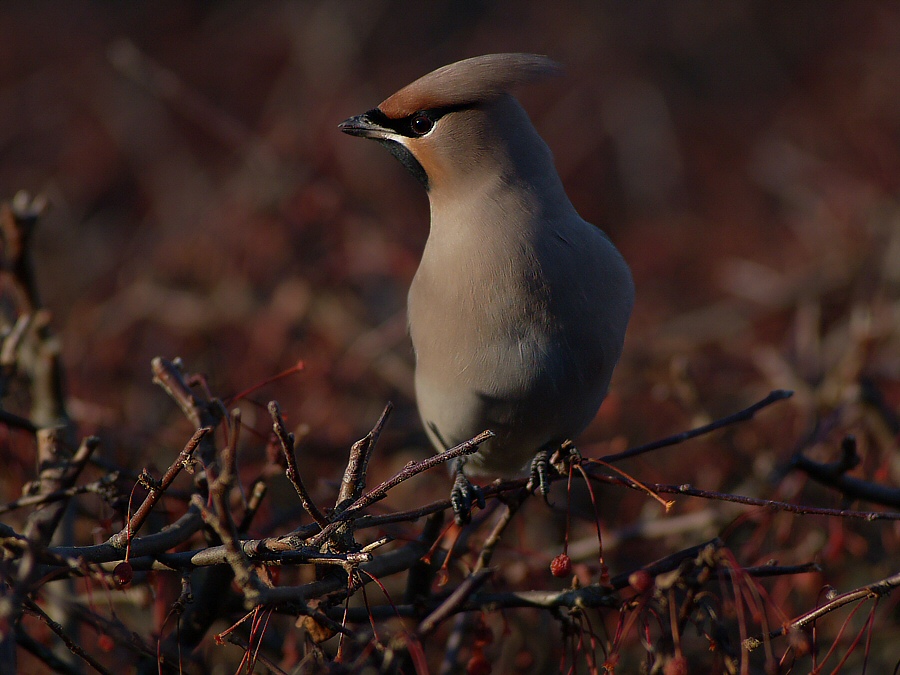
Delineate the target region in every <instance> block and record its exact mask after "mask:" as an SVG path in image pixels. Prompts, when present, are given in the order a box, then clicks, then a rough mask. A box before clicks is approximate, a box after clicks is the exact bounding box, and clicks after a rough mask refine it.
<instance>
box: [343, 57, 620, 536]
mask: <svg viewBox="0 0 900 675" xmlns="http://www.w3.org/2000/svg"><path fill="white" fill-rule="evenodd" d="M561 70H562V68H561V66H560V65H559V64H558V63H557V62H556V61H554V60H552V59H551V58H549V57H546V56H542V55H537V54H525V53H503V54H487V55H483V56H476V57H473V58H468V59H465V60H462V61H458V62H455V63H451V64H449V65H446V66H443V67H442V68H438V69H437V70H434V71H432V72H430V73H428V74H427V75H424V76H423V77H420V78H419V79H417V80H415V81H414V82H412V83H411V84H408V85H407V86H405V87H403V88H402V89H400V90H399V91H397V92H396V93H394V94H392V95H391V96H389V97H388V98H386V99H385V100H384V101H382V102H381V103H380V104H378V106H376V107H375V108H373V109H371V110H369V111H368V112H365V113H363V114H361V115H357V116H355V117H351V118H349V119H347V120H345V121H343V122H341V123H340V125H339V127H338V128H339V129H340V130H341V131H343V132H344V133H347V134H350V135H351V136H359V137H363V138H369V139H373V140H375V141H378V142H379V143H381V144H382V145H384V146H385V147H386V148H387V149H388V150H389V151H390V152H391V154H393V155H394V156H395V157H396V158H397V159H399V160H400V162H401V163H402V164H403V165H404V166H405V167H406V168H407V169H408V170H409V172H410V173H411V174H412V175H413V176H414V177H415V178H416V179H417V180H418V181H419V182H420V183H421V184H422V186H423V187H424V188H425V190H426V192H427V194H428V199H429V204H430V215H431V224H430V229H429V233H428V238H427V240H426V243H425V247H424V250H423V252H422V257H421V260H420V263H419V266H418V269H417V270H416V273H415V276H414V278H413V280H412V283H411V285H410V288H409V295H408V301H407V316H408V327H409V333H410V337H411V340H412V345H413V351H414V352H415V375H414V379H415V393H416V403H417V406H418V410H419V414H420V417H421V419H422V423H423V426H424V428H425V431H426V434H427V435H428V437H429V439H430V441H431V443H432V444H433V445H434V446H435V448H436V450H437V451H438V452H441V451H445V450H447V449H449V448H451V447H454V446H455V445H457V444H459V443H462V442H464V441H466V440H468V439H471V438H473V437H474V436H476V435H477V434H479V433H480V432H482V431H484V430H490V431H492V432H493V434H494V435H493V437H491V438H490V439H489V440H487V441H486V442H484V443H483V444H481V445H480V446H479V449H478V451H477V452H476V453H475V454H472V455H470V456H468V457H463V458H460V459H458V460H456V462H455V464H454V466H453V469H452V470H453V472H454V474H455V481H454V487H453V491H452V494H451V501H452V503H453V508H454V511H455V513H456V519H457V522H459V523H465V522H468V520H469V518H470V509H471V506H472V503H473V500H477V501H478V503H479V505H480V506H481V507H482V508H483V506H484V502H483V497H482V495H481V491H480V489H479V488H477V487H476V486H474V485H473V484H472V482H471V481H470V480H469V477H481V476H493V477H514V476H519V475H524V474H525V473H526V472H527V471H528V468H529V466H530V467H531V470H532V473H533V474H534V473H535V472H536V471H538V469H540V468H541V467H544V469H546V465H547V459H548V458H549V456H550V453H552V452H554V451H555V450H557V449H559V448H560V447H562V446H563V444H565V443H567V442H569V441H570V440H574V439H575V438H576V437H577V436H578V435H579V434H580V433H581V432H583V431H584V429H585V428H586V427H587V426H588V424H589V423H590V422H591V421H592V419H593V418H594V417H595V415H596V413H597V411H598V410H599V408H600V404H601V403H602V402H603V400H604V398H605V397H606V395H607V392H608V389H609V383H610V378H611V377H612V373H613V369H614V368H615V366H616V364H617V362H618V360H619V357H620V355H621V354H622V349H623V345H624V340H625V332H626V328H627V325H628V320H629V317H630V315H631V311H632V307H633V305H634V297H635V288H634V282H633V280H632V275H631V271H630V269H629V267H628V264H627V263H626V262H625V260H624V258H623V257H622V255H621V254H620V253H619V251H618V250H617V249H616V247H615V246H614V245H613V243H612V241H611V240H610V239H609V237H608V236H607V235H606V234H605V233H604V232H603V231H602V230H601V229H599V228H598V227H596V226H595V225H592V224H590V223H588V222H586V221H585V220H583V219H582V218H581V216H579V215H578V212H577V211H576V210H575V207H574V206H573V205H572V203H571V201H570V200H569V198H568V196H567V194H566V192H565V189H564V187H563V183H562V180H561V179H560V176H559V174H558V172H557V170H556V168H555V165H554V161H553V156H552V153H551V151H550V149H549V148H548V146H547V144H546V143H545V142H544V140H543V139H542V138H541V136H540V135H539V134H538V132H537V130H536V129H535V128H534V125H533V124H532V122H531V120H530V119H529V117H528V114H527V113H526V111H525V109H524V108H523V107H522V105H521V104H520V103H519V101H518V100H517V99H516V98H515V96H514V93H513V90H514V89H516V88H517V87H519V86H521V85H525V84H529V83H533V82H536V81H539V80H542V79H545V78H548V77H550V76H556V75H558V74H560V73H561ZM590 113H591V111H590V110H586V111H584V114H583V115H582V119H583V120H584V121H585V123H586V124H590ZM585 117H587V119H585ZM537 478H539V479H540V481H539V482H540V487H541V490H542V492H543V494H544V496H545V498H546V496H547V481H546V479H545V477H544V476H539V477H537ZM533 480H536V479H533ZM532 485H535V483H534V482H532Z"/></svg>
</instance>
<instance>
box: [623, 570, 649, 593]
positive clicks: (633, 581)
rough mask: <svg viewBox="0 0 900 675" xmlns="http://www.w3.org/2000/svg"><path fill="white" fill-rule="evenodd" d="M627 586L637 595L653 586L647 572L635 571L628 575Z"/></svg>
mask: <svg viewBox="0 0 900 675" xmlns="http://www.w3.org/2000/svg"><path fill="white" fill-rule="evenodd" d="M628 585H629V586H631V587H632V588H633V589H634V590H635V591H637V592H638V593H643V592H645V591H647V590H649V589H650V587H651V586H653V577H651V576H650V573H649V572H648V571H647V570H637V571H636V572H632V573H631V574H629V575H628Z"/></svg>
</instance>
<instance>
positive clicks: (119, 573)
mask: <svg viewBox="0 0 900 675" xmlns="http://www.w3.org/2000/svg"><path fill="white" fill-rule="evenodd" d="M113 579H115V581H116V585H117V586H127V585H128V584H130V583H131V580H132V579H134V570H133V569H132V568H131V563H130V562H120V563H119V564H118V565H116V567H115V569H113Z"/></svg>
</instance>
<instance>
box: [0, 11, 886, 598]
mask: <svg viewBox="0 0 900 675" xmlns="http://www.w3.org/2000/svg"><path fill="white" fill-rule="evenodd" d="M501 51H530V52H538V53H543V54H548V55H550V56H552V57H554V58H556V59H557V60H559V61H560V62H562V63H563V64H564V66H565V69H566V76H565V77H564V78H561V79H558V80H555V81H552V82H548V83H542V84H540V85H537V86H534V87H531V88H528V89H526V90H524V91H522V92H521V99H522V100H523V103H524V104H525V107H526V108H527V109H528V111H529V112H530V114H531V115H532V118H533V120H534V122H535V125H536V127H537V128H538V130H539V132H540V133H541V134H542V135H543V136H544V138H545V139H546V140H547V142H548V144H549V145H550V147H551V149H552V150H553V152H554V154H555V157H556V161H557V165H558V168H559V171H560V174H561V176H562V178H563V181H564V182H565V184H566V187H567V190H568V192H569V195H570V197H571V199H572V201H573V203H574V204H575V206H576V208H577V209H578V210H579V211H580V213H581V214H582V215H583V216H584V218H585V219H587V220H589V221H591V222H593V223H595V224H597V225H599V226H601V227H602V228H603V229H604V230H605V231H606V232H607V233H608V234H609V235H610V237H611V238H612V239H613V241H614V242H615V243H616V244H617V246H618V247H619V248H620V250H621V251H622V252H623V254H624V256H625V257H626V259H627V260H628V262H629V263H630V265H631V267H632V270H633V272H634V276H635V281H636V285H637V289H638V296H637V305H636V308H635V313H634V316H633V319H632V323H631V326H630V329H629V335H628V340H627V343H626V348H625V354H624V357H623V359H622V362H621V364H620V367H619V370H618V372H617V375H616V377H615V379H614V381H613V390H612V393H611V395H610V397H609V399H608V400H607V402H606V403H605V404H604V407H603V409H602V410H601V413H600V415H599V416H598V419H597V420H596V423H595V424H594V425H593V426H592V427H591V429H589V431H588V432H587V434H586V436H585V439H584V440H583V442H582V444H581V447H582V449H583V450H584V451H585V453H586V454H595V455H598V454H603V453H605V452H608V451H610V450H620V449H623V448H624V447H626V446H630V445H635V444H638V443H641V442H646V441H648V440H652V439H654V438H657V437H659V436H661V435H664V434H668V433H673V432H676V431H680V430H682V429H684V428H687V427H689V426H691V425H694V424H699V423H703V422H705V421H708V420H710V419H712V418H714V417H716V416H719V415H723V414H726V413H730V412H733V411H734V410H736V409H738V408H740V407H743V406H744V405H747V404H749V403H751V402H752V401H753V400H755V399H757V398H759V397H761V396H763V395H765V393H766V392H768V391H769V390H770V389H773V388H777V387H784V388H790V389H794V390H795V391H796V392H797V394H796V395H795V397H794V399H792V401H791V402H790V403H786V404H781V406H780V407H779V408H778V409H777V410H773V411H771V412H768V413H766V414H765V415H766V417H765V418H764V419H762V421H760V422H759V423H754V424H751V425H745V426H742V427H740V428H736V429H735V430H733V431H732V432H729V433H728V434H727V435H726V436H725V437H724V438H723V437H721V436H720V437H716V438H715V439H714V440H713V441H708V440H707V441H702V440H701V441H698V442H695V443H693V444H691V445H690V446H685V447H684V448H679V449H678V450H677V451H670V452H669V453H666V454H660V455H657V456H654V457H653V458H652V459H649V458H647V459H641V460H636V461H635V462H633V463H632V464H630V465H629V467H630V470H632V471H633V472H634V473H635V475H637V476H638V477H640V478H641V479H642V480H647V481H658V482H668V483H679V482H692V483H694V484H695V485H697V486H699V487H708V488H711V489H729V490H736V491H743V492H745V493H760V494H764V495H767V494H770V493H771V484H770V483H769V482H767V481H769V480H770V477H771V471H772V469H773V468H774V467H776V466H778V465H779V463H781V462H784V461H786V460H787V458H788V457H789V455H790V453H791V451H792V450H793V449H794V447H795V446H796V445H797V444H798V442H799V440H800V439H801V437H802V436H803V434H804V433H805V432H806V431H807V430H809V429H810V428H811V427H812V426H813V425H814V424H815V422H816V421H817V420H819V419H820V418H821V417H822V416H823V415H828V416H831V417H829V419H832V418H833V419H835V420H837V421H836V423H835V429H836V431H835V432H834V434H833V436H834V437H833V438H830V437H829V436H828V434H824V435H823V436H822V438H820V439H817V444H816V447H815V448H813V449H814V450H817V451H818V452H820V453H821V456H822V458H830V457H832V456H833V455H834V453H835V452H836V450H835V448H836V444H835V442H832V441H834V440H835V438H837V437H839V435H840V434H843V433H846V432H847V431H848V430H850V431H854V432H855V433H857V434H858V436H859V438H860V439H861V448H862V450H861V452H863V454H864V455H865V458H866V462H867V463H866V464H864V466H863V467H862V468H861V471H862V472H863V473H864V474H865V475H867V476H869V477H871V476H872V475H876V474H877V475H879V476H880V477H881V478H882V479H883V480H886V481H896V478H897V475H898V467H897V465H896V460H895V459H894V458H893V455H894V454H895V453H894V452H893V450H894V442H893V441H894V436H895V434H896V433H897V428H896V427H895V426H894V427H892V426H891V424H890V420H891V415H892V414H893V411H896V409H897V406H898V404H900V349H898V346H900V345H898V339H897V335H898V332H897V330H896V328H897V323H898V319H900V314H898V305H897V302H898V289H900V209H898V202H897V194H898V187H900V152H898V148H900V96H898V93H897V92H898V85H897V83H898V82H900V5H898V4H896V3H885V2H878V1H871V2H869V1H866V0H855V1H852V2H848V1H837V0H797V1H794V2H789V3H772V2H767V1H764V0H734V1H732V2H720V1H719V0H684V1H682V2H678V3H669V2H658V1H651V0H646V1H642V0H637V1H634V0H632V1H628V2H625V1H612V0H609V1H604V2H592V1H588V0H584V1H581V2H578V1H576V0H560V1H557V2H552V3H550V2H544V1H526V0H514V1H513V0H502V1H499V2H479V1H476V0H467V1H463V2H450V1H448V0H430V1H429V2H406V1H390V0H380V1H377V0H376V1H369V2H364V3H363V2H346V3H345V2H328V1H320V2H316V1H312V0H310V1H306V2H287V1H280V2H279V1H265V2H253V3H248V2H166V1H163V2H153V3H150V2H133V3H104V2H85V1H83V0H82V1H79V0H73V1H70V2H66V3H54V2H15V1H9V2H3V3H2V4H0V197H2V198H3V199H9V198H11V197H12V196H13V194H15V192H16V191H18V190H20V189H25V190H28V191H30V192H33V193H42V194H45V195H46V196H47V198H48V199H49V203H50V209H49V211H48V214H47V216H46V218H44V219H43V220H42V221H41V223H40V229H39V230H38V231H37V233H36V235H35V236H36V256H37V265H38V277H39V282H40V288H41V290H42V292H43V296H44V297H43V300H44V302H45V304H46V305H47V307H48V308H50V309H51V310H52V312H53V317H54V320H53V325H54V328H55V329H56V331H57V332H58V334H59V335H60V337H61V339H62V343H63V354H64V361H65V364H66V370H67V373H68V387H69V391H70V395H71V407H72V413H73V415H74V416H75V417H76V418H77V420H78V423H79V425H80V429H81V430H82V432H83V433H99V434H100V435H101V436H102V438H103V439H104V452H105V453H106V454H107V455H108V456H110V457H112V458H115V459H116V460H117V461H120V462H125V463H128V464H130V465H132V466H136V467H139V466H141V465H143V464H144V463H146V461H147V458H148V457H150V458H152V457H154V453H155V452H157V449H158V448H164V449H165V454H164V457H171V456H172V450H173V449H177V448H180V447H181V445H182V444H183V442H184V440H185V439H186V438H187V435H188V434H189V429H188V427H187V423H186V422H179V423H174V422H173V421H174V420H176V419H178V418H179V417H180V415H181V413H180V412H179V411H178V410H177V409H175V406H174V405H173V404H172V403H171V402H170V401H169V400H168V399H167V398H166V397H165V395H164V394H163V393H162V392H161V391H160V390H158V389H157V388H156V387H154V385H153V384H152V382H151V378H150V370H149V363H150V359H151V358H152V357H154V356H157V355H160V356H165V357H175V356H181V357H182V358H184V360H185V363H186V366H187V368H188V369H189V370H191V371H196V372H202V373H205V374H206V375H207V376H208V378H209V382H210V387H211V389H212V391H213V392H214V393H215V394H216V395H219V396H222V397H228V396H232V395H235V394H238V393H240V392H241V391H243V390H245V389H247V388H249V387H251V386H253V385H255V384H257V383H259V382H263V381H265V380H267V379H268V378H271V377H272V376H273V375H275V374H277V373H279V372H281V371H284V370H286V369H288V368H290V367H291V366H292V365H293V364H295V363H296V362H297V361H298V360H302V361H303V363H304V365H305V369H304V370H303V371H302V372H301V373H299V374H294V375H291V376H290V377H287V378H284V379H281V380H278V381H275V382H273V383H270V384H267V385H266V386H264V387H263V388H262V389H261V390H258V391H256V392H254V393H253V394H252V395H251V396H250V397H249V400H248V401H247V402H245V403H242V406H244V407H245V411H244V412H245V420H246V421H247V422H248V423H249V424H250V425H251V426H256V427H257V428H258V429H260V430H264V429H265V427H266V422H265V420H266V416H265V412H264V409H263V408H259V407H258V406H257V405H256V404H255V403H262V404H264V403H265V402H266V401H268V400H269V399H273V398H275V399H278V401H279V402H280V403H281V406H282V409H283V410H284V412H285V415H286V416H287V417H288V418H289V420H290V421H291V423H292V424H293V425H295V426H296V427H297V428H299V429H301V430H303V432H304V433H306V434H307V435H306V438H305V440H304V446H303V447H304V448H305V449H306V452H305V453H302V456H301V463H302V464H304V466H306V469H305V470H306V471H308V472H314V473H316V474H317V475H320V476H322V477H323V478H324V479H325V480H331V481H333V480H335V479H337V476H338V475H339V474H338V473H336V471H337V468H336V467H339V466H341V465H342V463H343V462H344V461H345V459H346V453H347V449H348V447H349V445H350V444H351V443H352V442H353V441H354V440H355V439H357V438H359V437H360V436H362V435H363V434H364V433H365V432H366V431H367V430H368V429H369V428H370V427H371V425H372V424H373V423H374V421H375V420H376V419H377V417H378V415H379V413H380V412H381V409H382V408H383V406H384V404H385V403H386V402H387V401H388V400H390V401H393V402H394V404H395V405H396V406H397V407H396V411H395V413H394V416H393V418H392V420H391V422H390V424H389V426H388V429H387V431H386V435H385V437H384V438H383V440H382V443H381V446H380V447H381V449H380V452H381V456H380V458H379V462H381V464H379V466H383V468H376V469H373V470H375V471H377V472H379V473H382V472H383V473H385V474H386V473H388V472H390V471H391V469H392V468H394V467H396V466H397V465H398V464H402V463H403V462H405V461H407V460H408V459H409V458H410V457H423V456H425V455H426V454H427V453H428V452H429V450H428V449H427V448H426V442H425V439H424V435H423V434H422V432H421V429H420V427H419V422H418V418H417V416H416V413H415V407H414V401H413V398H412V353H411V347H410V345H409V341H408V337H407V335H406V327H405V294H406V290H407V288H408V285H409V282H410V280H411V278H412V276H413V274H414V272H415V269H416V265H417V261H418V256H419V253H420V251H421V248H422V246H423V244H424V241H425V238H426V236H427V234H428V204H427V199H426V196H425V194H424V192H423V191H422V189H421V187H420V186H419V185H418V184H417V183H416V182H415V181H414V180H413V179H412V178H411V177H410V176H408V175H407V174H406V172H405V170H404V169H403V168H402V166H400V164H399V163H398V162H396V161H395V160H394V159H393V158H391V157H390V156H389V154H388V153H386V152H384V150H383V149H382V148H380V147H378V146H377V145H376V144H374V143H366V142H363V141H361V140H358V139H353V138H350V137H347V136H345V135H343V134H341V133H339V132H338V130H337V124H338V123H339V122H340V121H341V120H343V119H345V118H346V117H349V116H351V115H355V114H358V113H360V112H363V111H365V110H368V109H369V108H372V107H374V106H375V105H376V104H377V103H378V102H380V101H381V100H383V99H384V98H386V97H387V96H388V95H389V94H391V93H392V92H394V91H395V90H397V89H398V88H400V87H401V86H403V85H405V84H407V83H408V82H410V81H411V80H413V79H415V78H416V77H418V76H420V75H422V74H425V73H426V72H428V71H430V70H432V69H433V68H436V67H438V66H441V65H444V64H446V63H449V62H452V61H456V60H458V59H461V58H465V57H469V56H474V55H478V54H483V53H489V52H501ZM865 396H869V399H866V400H877V401H878V402H879V405H880V406H881V411H882V413H883V414H882V417H883V418H884V419H886V420H888V422H886V423H884V424H883V425H882V427H878V428H876V427H875V426H871V425H870V426H866V425H867V424H869V423H868V422H866V421H865V420H866V419H867V418H866V416H865V412H864V411H862V412H861V408H859V407H854V404H855V403H856V402H858V401H860V400H862V399H863V398H865ZM254 416H257V417H256V418H255V417H254ZM894 419H896V418H894ZM871 424H874V423H871ZM262 433H263V434H264V433H265V432H264V431H262ZM879 434H880V435H879ZM263 445H264V441H260V440H258V439H257V440H256V441H253V439H251V440H250V441H248V448H247V450H246V459H245V460H244V461H245V462H248V463H250V464H251V465H252V464H253V462H254V461H259V462H264V461H265V458H264V455H263V451H262V446H263ZM876 450H877V452H876ZM867 452H868V453H869V454H866V453H867ZM254 458H256V460H254ZM168 461H169V460H168V459H160V460H159V463H160V464H163V465H165V464H167V463H168ZM164 463H165V464H164ZM29 471H31V468H30V467H24V466H23V467H21V473H22V474H23V475H26V474H28V473H29ZM879 471H880V473H877V472H879ZM423 480H424V479H423ZM429 480H431V481H432V483H429V484H428V485H433V486H434V487H433V489H434V490H435V491H436V492H435V493H434V494H435V498H436V497H437V496H441V495H442V494H443V490H444V489H445V488H446V487H448V483H449V482H448V481H447V480H446V477H445V476H443V475H438V474H436V475H435V476H433V477H432V478H430V479H429ZM751 480H756V481H757V482H758V484H757V485H756V486H754V485H751V484H748V482H747V481H751ZM429 489H431V488H429ZM798 489H799V488H798ZM617 494H620V493H617ZM823 499H824V501H825V502H827V503H828V504H831V505H835V504H837V503H838V501H839V500H838V499H837V498H835V497H834V496H833V495H827V494H826V495H825V496H824V497H823ZM416 503H419V502H418V501H417V502H416ZM629 503H630V502H628V501H627V500H625V501H623V502H622V503H620V504H617V505H616V506H610V507H609V508H610V509H611V510H609V511H607V512H606V513H607V517H608V518H610V519H611V520H612V524H611V525H610V526H613V525H622V524H623V523H628V522H631V520H633V518H634V517H635V516H636V514H638V513H640V511H641V508H643V506H646V503H645V500H643V499H642V498H638V497H636V498H635V501H634V505H633V506H631V507H629V506H628V504H629ZM685 504H686V505H685V506H684V507H683V510H685V511H690V510H691V509H692V508H695V507H694V506H692V504H694V502H690V503H687V502H685ZM701 506H705V505H703V504H701V505H700V506H698V507H696V508H700V507H701ZM615 509H622V510H623V513H621V514H619V515H618V516H617V515H616V510H615ZM629 509H630V515H629V514H626V513H624V511H627V510H629ZM617 519H619V520H618V521H617ZM605 524H606V523H605ZM822 527H826V526H824V525H823V526H822ZM827 527H830V528H831V530H832V534H833V530H834V527H833V526H832V525H828V526H827ZM860 527H863V528H864V527H865V526H860ZM838 529H840V528H838ZM860 536H861V537H863V541H866V537H870V536H871V537H872V538H878V537H877V536H876V534H875V532H874V530H872V531H868V533H866V532H864V533H863V534H862V535H860ZM895 539H896V537H894V538H893V539H890V542H887V540H885V541H882V542H881V543H879V548H878V551H879V552H881V553H878V554H877V555H881V554H882V553H884V552H885V549H884V548H882V547H884V546H888V549H889V551H891V550H894V549H892V548H890V547H892V546H895V545H896V541H895ZM816 541H817V542H818V543H816V542H813V543H810V544H809V548H808V550H807V552H808V553H809V555H808V556H807V559H808V558H809V557H810V556H815V555H822V551H823V550H824V548H825V545H826V542H825V540H824V539H823V538H821V537H820V538H819V539H818V540H816ZM832 543H833V542H832ZM785 545H786V544H785ZM863 549H864V550H863V553H865V552H866V551H869V549H868V548H867V547H863ZM889 551H888V552H889ZM870 553H871V555H872V557H873V559H874V558H877V555H876V552H875V551H874V550H872V551H870ZM763 554H765V555H769V554H771V548H767V549H766V550H765V551H763V552H761V553H760V555H763ZM742 562H744V563H745V564H752V563H754V562H755V561H754V560H743V561H742ZM878 573H879V572H878V571H877V570H873V571H872V573H871V574H867V575H866V577H867V578H868V579H870V580H874V579H875V578H878V577H877V576H876V575H877V574H878ZM817 583H818V582H817ZM816 587H817V586H816ZM787 593H788V591H787V590H786V591H785V597H786V594H787Z"/></svg>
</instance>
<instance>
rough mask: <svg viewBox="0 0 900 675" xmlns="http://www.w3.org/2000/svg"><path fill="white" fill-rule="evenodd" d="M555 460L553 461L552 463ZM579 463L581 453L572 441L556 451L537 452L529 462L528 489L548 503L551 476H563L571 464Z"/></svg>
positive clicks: (547, 449) (549, 449)
mask: <svg viewBox="0 0 900 675" xmlns="http://www.w3.org/2000/svg"><path fill="white" fill-rule="evenodd" d="M554 460H555V461H554ZM579 461H581V453H580V452H578V448H576V447H575V444H574V443H572V441H566V442H565V443H563V444H562V445H561V446H560V447H559V448H558V449H554V448H552V447H544V448H541V449H540V450H538V452H537V454H536V455H535V456H534V459H533V460H531V478H530V479H529V481H528V489H529V490H531V491H532V492H533V491H534V490H537V491H538V492H540V494H541V497H543V498H544V501H545V502H546V503H547V506H553V504H551V503H550V497H549V496H550V483H551V482H552V480H551V479H552V478H553V476H558V475H563V472H565V471H567V470H568V467H569V465H570V464H572V463H576V462H579Z"/></svg>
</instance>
